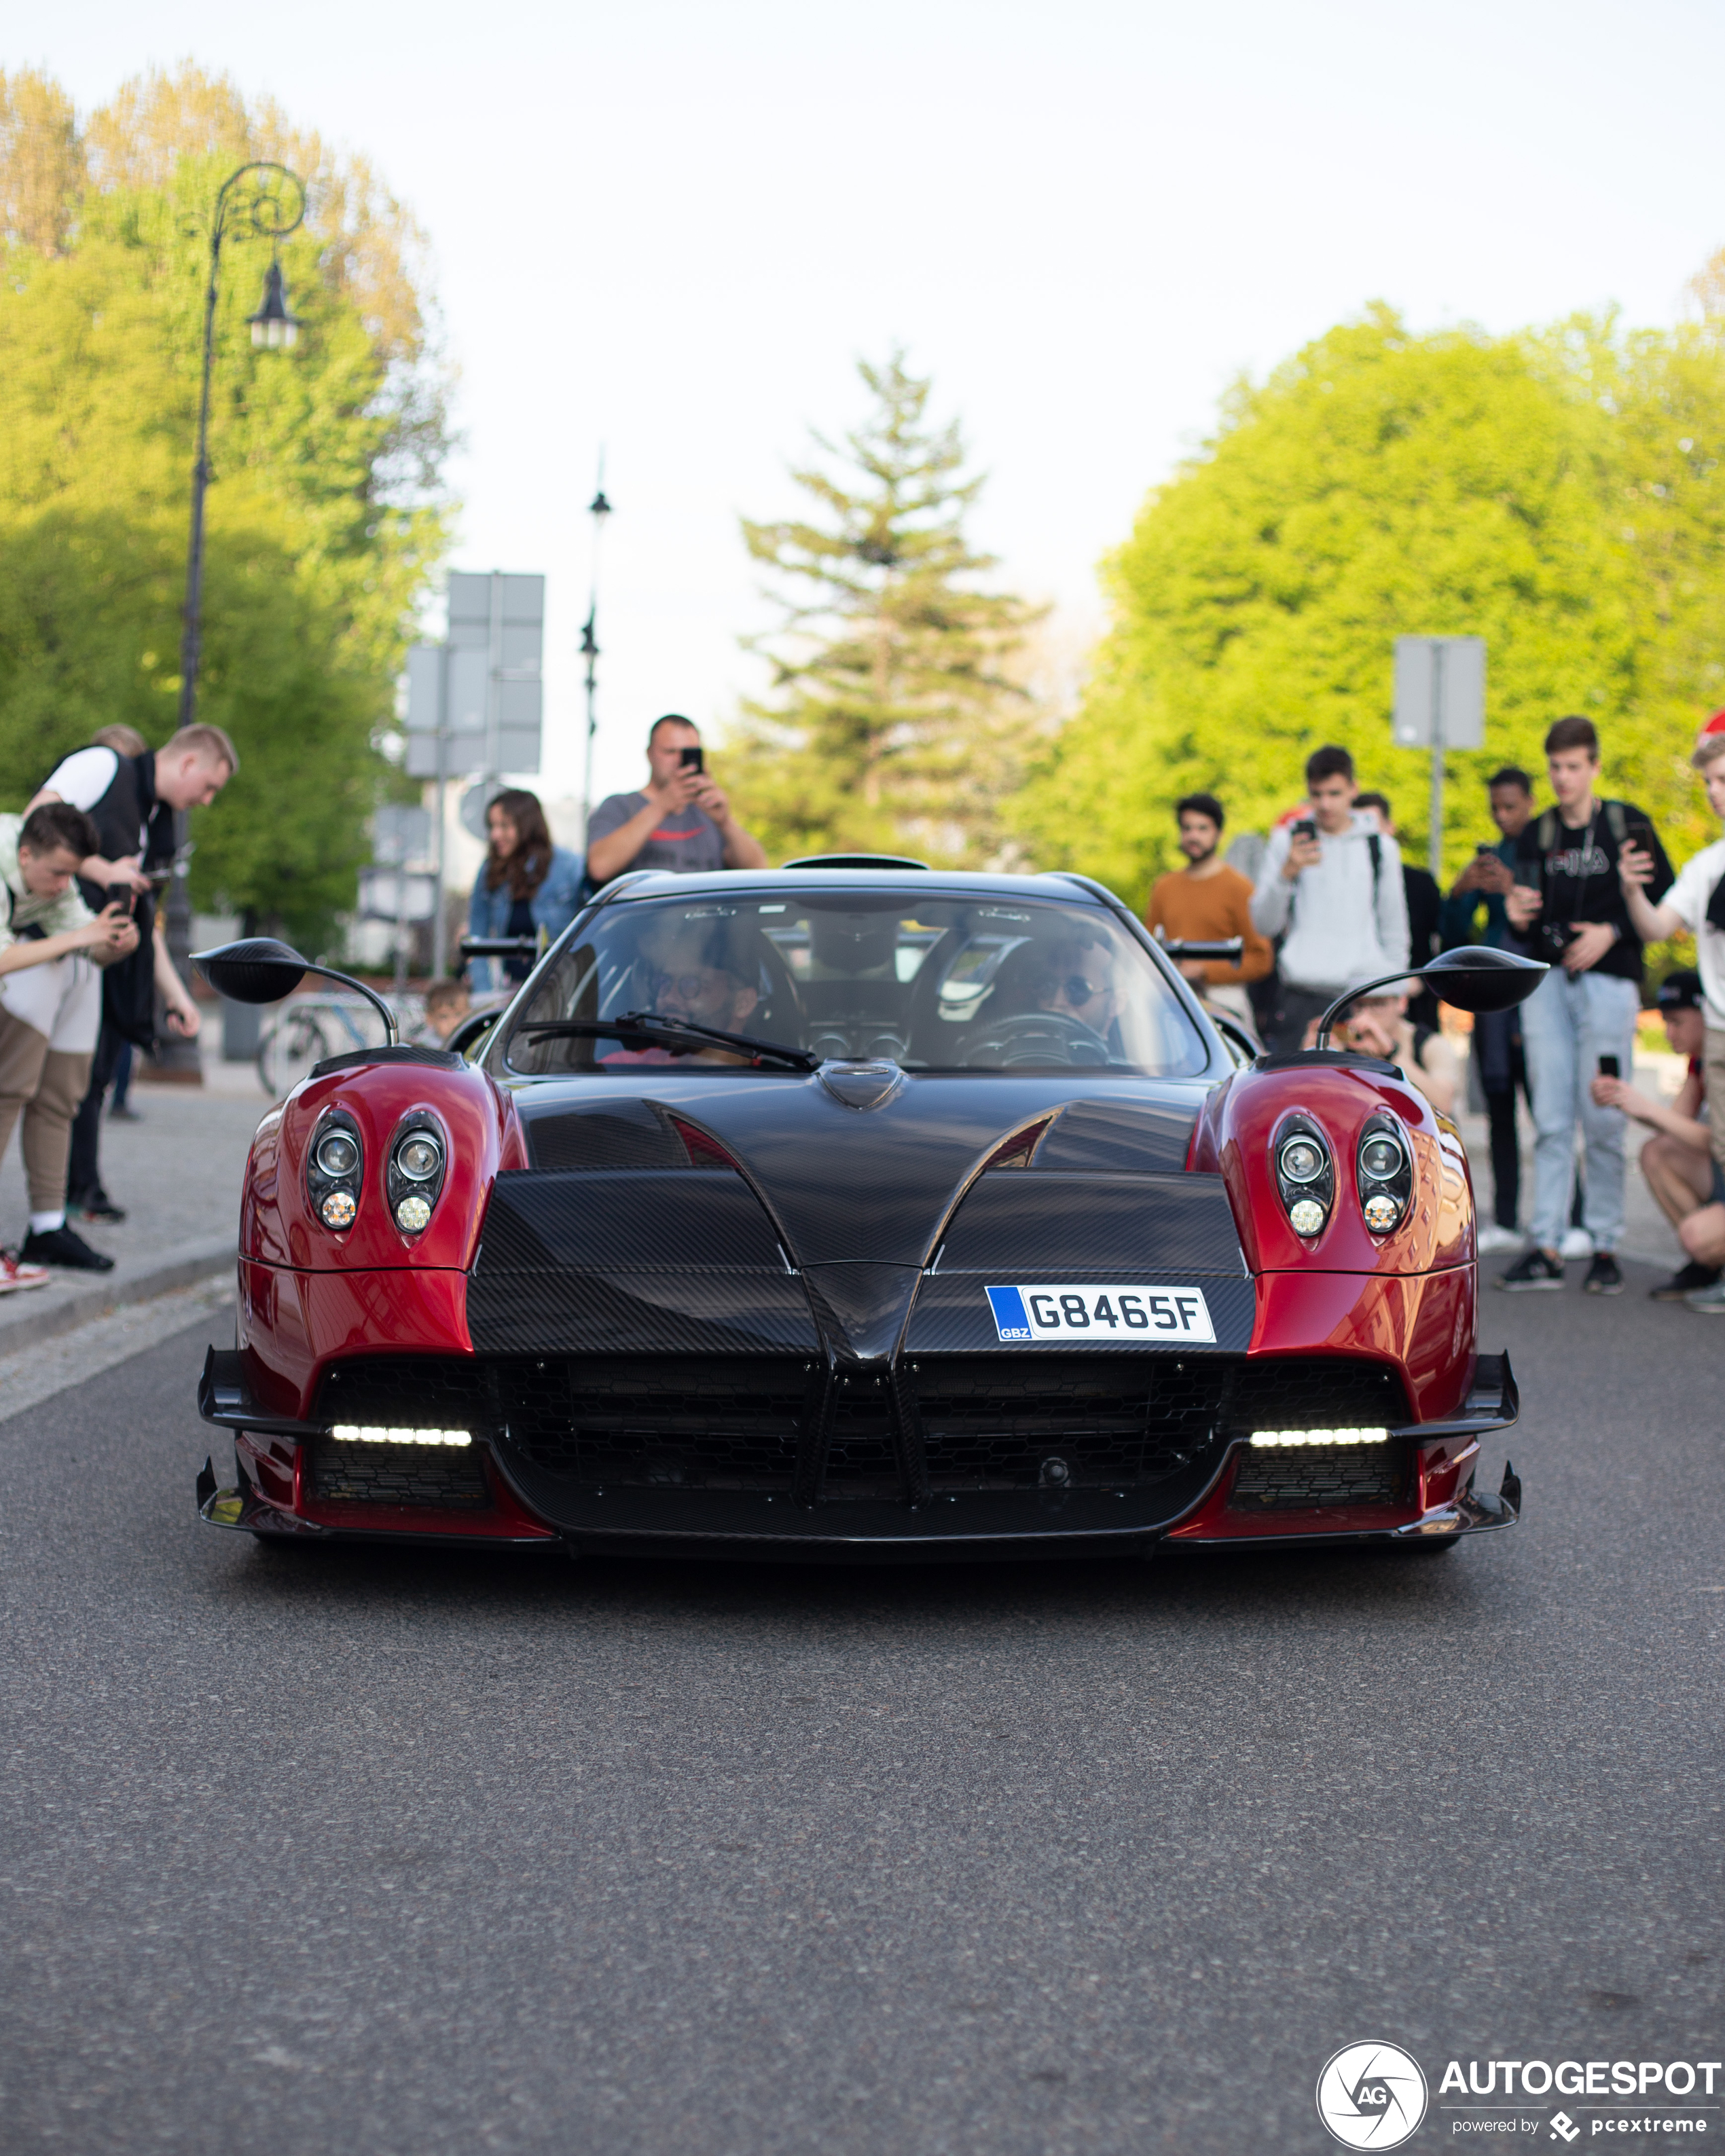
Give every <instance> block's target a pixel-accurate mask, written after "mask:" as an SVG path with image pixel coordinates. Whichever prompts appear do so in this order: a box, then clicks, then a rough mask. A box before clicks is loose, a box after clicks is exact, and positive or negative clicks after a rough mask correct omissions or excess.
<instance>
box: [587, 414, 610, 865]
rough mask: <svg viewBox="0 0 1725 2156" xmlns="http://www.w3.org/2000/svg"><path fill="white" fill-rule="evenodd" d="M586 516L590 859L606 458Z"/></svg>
mask: <svg viewBox="0 0 1725 2156" xmlns="http://www.w3.org/2000/svg"><path fill="white" fill-rule="evenodd" d="M587 513H588V516H591V517H592V519H593V583H592V584H591V586H590V587H589V588H588V603H587V619H586V620H585V621H584V622H583V624H582V625H581V655H582V657H583V659H584V660H586V661H587V758H586V762H585V764H584V766H583V772H582V779H581V855H582V859H583V860H585V859H586V858H587V826H588V820H589V819H591V817H592V815H593V736H594V735H595V734H596V733H597V732H598V726H599V719H598V709H597V707H596V705H595V702H594V697H595V694H596V692H597V690H598V660H599V644H598V635H597V634H596V632H597V629H598V619H599V542H600V541H601V540H602V539H603V537H604V536H605V519H606V518H607V517H608V516H609V515H610V514H611V505H610V503H609V502H608V501H607V500H606V499H605V459H604V456H603V453H601V454H600V457H599V477H598V485H597V486H596V487H595V488H594V489H593V500H591V501H590V502H588V505H587Z"/></svg>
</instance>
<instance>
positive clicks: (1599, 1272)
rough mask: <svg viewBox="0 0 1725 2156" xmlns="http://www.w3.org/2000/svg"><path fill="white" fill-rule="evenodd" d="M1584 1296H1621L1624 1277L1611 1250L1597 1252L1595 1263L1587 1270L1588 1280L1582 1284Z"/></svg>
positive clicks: (1595, 1252)
mask: <svg viewBox="0 0 1725 2156" xmlns="http://www.w3.org/2000/svg"><path fill="white" fill-rule="evenodd" d="M1581 1287H1582V1292H1583V1294H1584V1295H1621V1294H1622V1293H1623V1275H1622V1274H1621V1273H1620V1272H1619V1270H1617V1260H1616V1259H1615V1258H1614V1257H1613V1256H1612V1255H1611V1253H1610V1252H1609V1250H1595V1251H1594V1261H1593V1263H1592V1264H1591V1265H1589V1267H1588V1269H1587V1278H1586V1279H1585V1280H1584V1281H1583V1282H1582V1283H1581Z"/></svg>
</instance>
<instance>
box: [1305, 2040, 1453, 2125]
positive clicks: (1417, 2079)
mask: <svg viewBox="0 0 1725 2156" xmlns="http://www.w3.org/2000/svg"><path fill="white" fill-rule="evenodd" d="M1428 2102H1430V2095H1429V2093H1428V2092H1427V2089H1426V2086H1425V2075H1424V2074H1423V2073H1422V2072H1421V2071H1420V2064H1419V2061H1417V2060H1415V2059H1412V2058H1410V2057H1409V2056H1408V2054H1407V2053H1406V2052H1405V2051H1403V2050H1401V2049H1400V2047H1399V2046H1397V2045H1394V2044H1344V2045H1343V2047H1342V2049H1341V2050H1340V2051H1337V2054H1336V2056H1334V2058H1332V2060H1331V2061H1329V2063H1328V2064H1327V2066H1325V2068H1324V2070H1323V2071H1322V2073H1321V2074H1320V2075H1319V2076H1318V2077H1317V2115H1318V2117H1320V2118H1321V2119H1322V2121H1323V2123H1324V2126H1325V2127H1326V2128H1327V2131H1328V2132H1329V2133H1330V2134H1331V2135H1332V2138H1334V2139H1336V2140H1337V2141H1339V2142H1340V2143H1342V2146H1343V2148H1400V2147H1401V2145H1402V2143H1403V2142H1404V2141H1406V2140H1407V2139H1408V2138H1409V2137H1410V2136H1411V2135H1413V2134H1414V2133H1418V2132H1419V2130H1420V2121H1421V2120H1422V2119H1423V2118H1424V2117H1425V2107H1426V2105H1427V2103H1428Z"/></svg>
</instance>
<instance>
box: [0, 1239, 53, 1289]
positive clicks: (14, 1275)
mask: <svg viewBox="0 0 1725 2156" xmlns="http://www.w3.org/2000/svg"><path fill="white" fill-rule="evenodd" d="M46 1286H48V1268H47V1266H46V1265H22V1264H20V1263H19V1261H18V1252H17V1251H16V1250H0V1295H16V1294H17V1293H18V1290H19V1289H20V1288H25V1287H46Z"/></svg>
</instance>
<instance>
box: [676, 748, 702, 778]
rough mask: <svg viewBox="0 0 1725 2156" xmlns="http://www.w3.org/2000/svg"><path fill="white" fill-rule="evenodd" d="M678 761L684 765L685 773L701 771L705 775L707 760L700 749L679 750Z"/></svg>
mask: <svg viewBox="0 0 1725 2156" xmlns="http://www.w3.org/2000/svg"><path fill="white" fill-rule="evenodd" d="M677 761H678V762H680V764H681V765H682V767H683V768H684V770H685V771H699V772H702V773H705V771H706V756H705V754H704V752H702V751H701V749H700V748H699V747H696V748H683V749H679V750H678V751H677Z"/></svg>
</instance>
